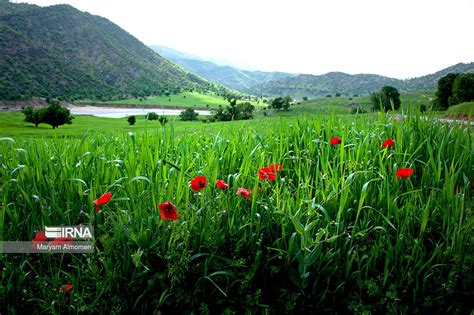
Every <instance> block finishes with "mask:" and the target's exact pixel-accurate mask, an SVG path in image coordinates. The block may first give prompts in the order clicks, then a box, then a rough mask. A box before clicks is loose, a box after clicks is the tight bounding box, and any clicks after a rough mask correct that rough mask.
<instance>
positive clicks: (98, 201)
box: [92, 191, 112, 212]
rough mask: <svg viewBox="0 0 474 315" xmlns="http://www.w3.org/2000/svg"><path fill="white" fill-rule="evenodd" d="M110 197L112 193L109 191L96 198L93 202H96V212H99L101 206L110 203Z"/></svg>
mask: <svg viewBox="0 0 474 315" xmlns="http://www.w3.org/2000/svg"><path fill="white" fill-rule="evenodd" d="M110 198H112V193H111V192H110V191H109V192H106V193H105V194H103V195H102V196H100V197H99V199H96V200H94V201H93V202H92V203H93V204H94V207H95V212H99V211H100V209H99V206H100V205H105V204H106V203H108V202H109V201H110Z"/></svg>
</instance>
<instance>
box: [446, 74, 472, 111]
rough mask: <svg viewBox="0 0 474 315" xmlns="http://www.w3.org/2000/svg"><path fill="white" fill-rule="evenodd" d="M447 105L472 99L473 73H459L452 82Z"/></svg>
mask: <svg viewBox="0 0 474 315" xmlns="http://www.w3.org/2000/svg"><path fill="white" fill-rule="evenodd" d="M452 93H453V94H452V96H451V98H450V99H449V105H456V104H459V103H463V102H470V101H473V100H474V73H461V74H459V75H458V76H457V77H456V79H455V80H454V83H453V90H452Z"/></svg>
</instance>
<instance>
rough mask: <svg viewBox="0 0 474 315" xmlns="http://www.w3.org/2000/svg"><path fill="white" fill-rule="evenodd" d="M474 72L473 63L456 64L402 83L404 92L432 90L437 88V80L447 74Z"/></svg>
mask: <svg viewBox="0 0 474 315" xmlns="http://www.w3.org/2000/svg"><path fill="white" fill-rule="evenodd" d="M468 72H474V62H471V63H458V64H456V65H454V66H451V67H448V68H446V69H443V70H440V71H437V72H435V73H433V74H428V75H425V76H422V77H419V78H414V79H410V80H405V81H404V90H407V91H410V90H411V91H417V90H418V91H419V90H433V89H436V88H437V86H438V80H439V79H440V78H441V77H444V76H445V75H447V74H448V73H468Z"/></svg>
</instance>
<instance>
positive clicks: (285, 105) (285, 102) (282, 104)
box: [270, 95, 293, 110]
mask: <svg viewBox="0 0 474 315" xmlns="http://www.w3.org/2000/svg"><path fill="white" fill-rule="evenodd" d="M292 101H293V100H292V99H291V97H290V96H289V95H286V96H280V97H277V98H275V99H274V100H273V101H272V102H271V103H270V106H271V107H272V108H273V109H276V110H280V109H284V110H289V109H290V104H291V102H292Z"/></svg>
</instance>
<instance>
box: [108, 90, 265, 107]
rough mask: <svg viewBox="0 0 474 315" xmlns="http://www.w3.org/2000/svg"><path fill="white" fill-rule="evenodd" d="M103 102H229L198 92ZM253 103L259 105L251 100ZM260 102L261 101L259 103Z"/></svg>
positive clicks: (182, 104) (189, 104)
mask: <svg viewBox="0 0 474 315" xmlns="http://www.w3.org/2000/svg"><path fill="white" fill-rule="evenodd" d="M102 104H103V105H105V104H133V105H160V106H173V107H174V106H178V107H196V108H202V109H206V108H216V107H218V106H219V105H222V106H225V105H228V104H229V103H228V102H227V101H226V100H224V99H223V97H221V96H217V95H214V94H201V93H198V92H184V93H180V94H171V95H169V96H166V95H162V96H153V97H146V98H142V99H140V98H136V99H128V100H121V101H111V102H107V103H102ZM252 104H253V105H257V106H258V105H259V104H257V103H256V102H252ZM260 104H261V103H260Z"/></svg>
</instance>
